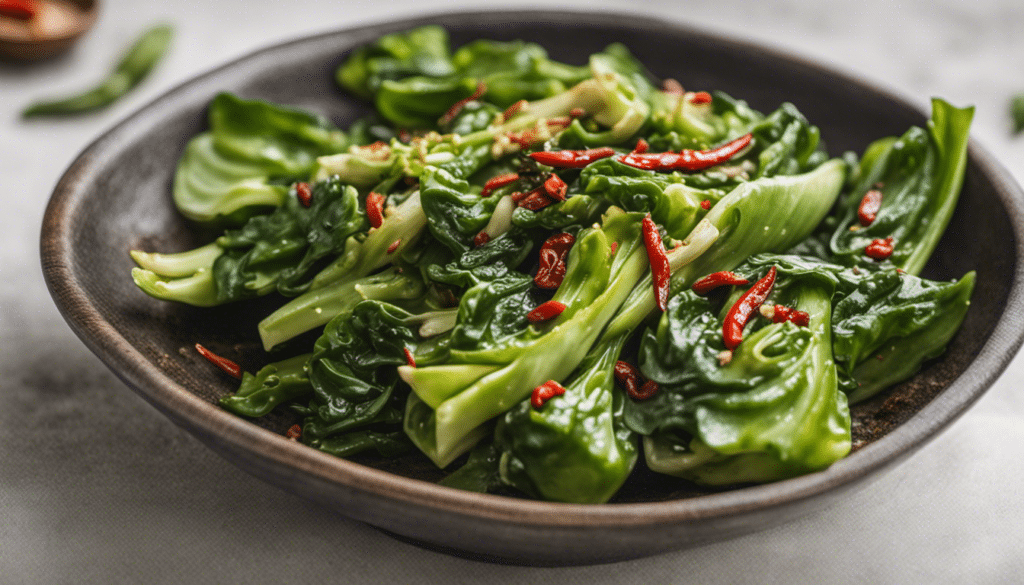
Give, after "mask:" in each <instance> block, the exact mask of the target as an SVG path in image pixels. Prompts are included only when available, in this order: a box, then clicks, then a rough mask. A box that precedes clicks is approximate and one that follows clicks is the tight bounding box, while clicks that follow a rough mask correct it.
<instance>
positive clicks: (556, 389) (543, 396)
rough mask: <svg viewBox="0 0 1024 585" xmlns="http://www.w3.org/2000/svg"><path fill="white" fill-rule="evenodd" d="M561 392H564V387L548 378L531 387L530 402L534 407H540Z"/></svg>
mask: <svg viewBox="0 0 1024 585" xmlns="http://www.w3.org/2000/svg"><path fill="white" fill-rule="evenodd" d="M562 394H565V387H564V386H562V385H561V384H559V383H558V382H555V381H554V380H548V381H547V382H544V383H543V384H541V385H540V386H537V387H536V388H534V389H533V392H532V393H531V394H530V404H532V405H533V407H534V408H541V407H543V406H544V404H545V403H547V401H548V400H551V399H552V398H554V397H555V396H561V395H562Z"/></svg>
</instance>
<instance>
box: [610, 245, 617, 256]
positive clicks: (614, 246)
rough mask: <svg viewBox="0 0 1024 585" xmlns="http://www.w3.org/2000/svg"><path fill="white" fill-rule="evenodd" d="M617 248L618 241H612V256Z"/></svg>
mask: <svg viewBox="0 0 1024 585" xmlns="http://www.w3.org/2000/svg"><path fill="white" fill-rule="evenodd" d="M618 249H619V243H618V242H612V251H611V255H612V256H614V255H615V251H616V250H618Z"/></svg>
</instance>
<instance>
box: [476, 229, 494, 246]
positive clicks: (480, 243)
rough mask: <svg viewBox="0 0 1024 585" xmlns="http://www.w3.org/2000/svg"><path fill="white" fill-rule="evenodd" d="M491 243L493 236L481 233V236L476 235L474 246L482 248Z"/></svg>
mask: <svg viewBox="0 0 1024 585" xmlns="http://www.w3.org/2000/svg"><path fill="white" fill-rule="evenodd" d="M490 241H491V234H489V233H487V232H480V233H479V234H477V235H476V237H475V238H473V245H474V246H476V247H477V248H479V247H480V246H483V245H484V244H486V243H487V242H490Z"/></svg>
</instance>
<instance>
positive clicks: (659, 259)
mask: <svg viewBox="0 0 1024 585" xmlns="http://www.w3.org/2000/svg"><path fill="white" fill-rule="evenodd" d="M643 230H644V246H645V247H646V248H647V259H648V261H650V263H651V277H652V279H653V280H654V300H655V302H656V303H657V304H658V308H659V309H661V310H662V311H664V310H665V308H666V307H668V289H669V281H670V280H671V278H672V268H671V267H670V266H669V265H668V255H666V254H665V247H664V246H663V245H662V243H661V234H659V233H658V226H657V225H655V224H654V220H653V219H651V214H649V213H648V214H647V217H645V218H644V221H643Z"/></svg>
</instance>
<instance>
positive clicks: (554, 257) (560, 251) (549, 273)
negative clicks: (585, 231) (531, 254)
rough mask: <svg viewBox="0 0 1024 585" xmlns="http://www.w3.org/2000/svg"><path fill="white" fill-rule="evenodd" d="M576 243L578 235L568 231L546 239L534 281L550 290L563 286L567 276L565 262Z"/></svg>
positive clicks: (540, 286)
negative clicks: (563, 280)
mask: <svg viewBox="0 0 1024 585" xmlns="http://www.w3.org/2000/svg"><path fill="white" fill-rule="evenodd" d="M574 243H576V237H575V236H573V235H572V234H567V233H561V234H556V235H553V236H551V237H550V238H548V239H547V240H545V241H544V244H543V245H542V246H541V247H540V267H539V268H538V269H537V275H536V276H534V277H533V283H534V284H536V285H537V286H538V287H539V288H543V289H548V290H554V289H556V288H558V287H559V286H561V285H562V279H564V278H565V268H566V265H565V262H566V259H567V258H568V257H569V250H570V249H572V245H573V244H574Z"/></svg>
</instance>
